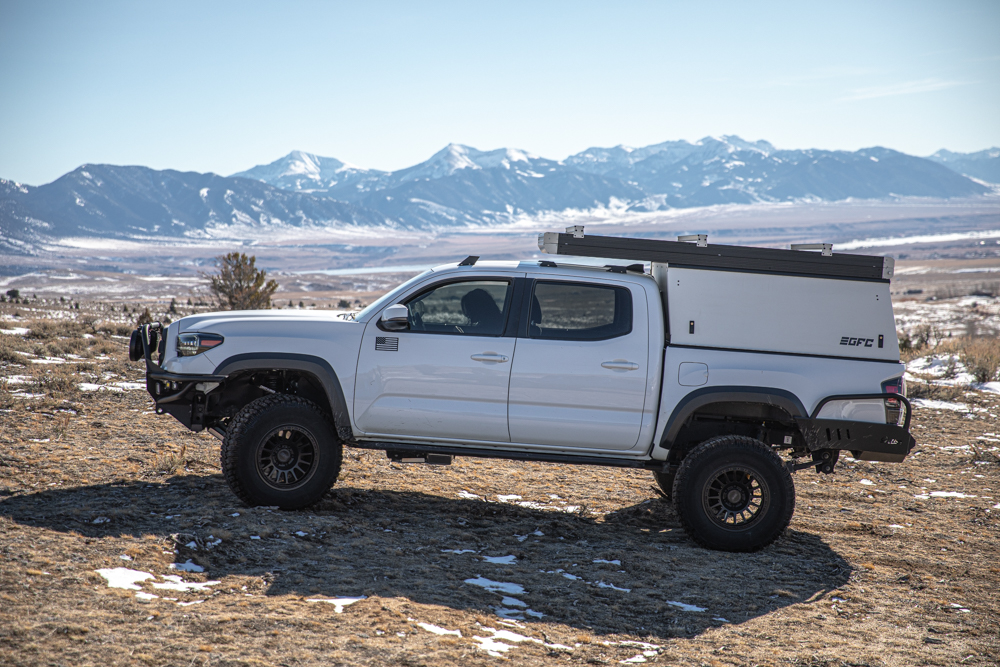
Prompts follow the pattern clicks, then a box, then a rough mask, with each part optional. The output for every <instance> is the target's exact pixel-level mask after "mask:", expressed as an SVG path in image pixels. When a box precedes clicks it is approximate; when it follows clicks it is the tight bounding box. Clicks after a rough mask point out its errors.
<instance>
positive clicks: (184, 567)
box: [170, 558, 205, 572]
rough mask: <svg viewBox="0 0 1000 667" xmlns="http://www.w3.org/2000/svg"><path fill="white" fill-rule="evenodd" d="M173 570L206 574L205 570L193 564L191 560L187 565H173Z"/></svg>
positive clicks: (171, 565) (171, 566)
mask: <svg viewBox="0 0 1000 667" xmlns="http://www.w3.org/2000/svg"><path fill="white" fill-rule="evenodd" d="M170 569H171V570H177V571H178V572H204V571H205V568H203V567H202V566H201V565H198V564H197V563H195V562H193V561H192V560H191V559H190V558H189V559H188V560H187V562H185V563H171V564H170Z"/></svg>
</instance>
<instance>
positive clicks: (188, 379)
mask: <svg viewBox="0 0 1000 667" xmlns="http://www.w3.org/2000/svg"><path fill="white" fill-rule="evenodd" d="M161 330H162V326H161V325H160V323H159V322H154V323H153V324H144V325H142V326H140V327H139V328H138V329H136V331H135V333H134V334H133V337H134V336H135V334H138V338H139V341H138V343H141V347H142V356H143V358H144V359H145V360H146V391H147V392H149V395H150V396H152V398H153V402H154V403H155V404H156V414H158V415H162V414H164V413H166V414H169V415H171V416H173V417H174V418H175V419H177V421H179V422H180V423H182V424H184V425H185V426H187V427H188V428H189V429H191V430H193V431H200V430H201V429H202V428H204V425H203V419H204V416H205V410H206V407H207V406H206V397H205V393H204V392H201V391H198V390H197V386H198V384H201V383H209V382H224V381H225V380H226V376H225V375H184V374H181V373H170V372H168V371H165V370H163V369H162V368H160V366H159V364H157V363H156V362H155V361H153V350H154V349H155V348H156V343H155V341H156V338H157V336H159V335H160V332H161ZM133 340H134V338H133ZM137 347H138V345H137ZM137 351H138V350H137ZM130 356H131V352H130Z"/></svg>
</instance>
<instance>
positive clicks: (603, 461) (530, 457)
mask: <svg viewBox="0 0 1000 667" xmlns="http://www.w3.org/2000/svg"><path fill="white" fill-rule="evenodd" d="M344 444H346V445H347V446H349V447H357V448H359V449H374V450H384V451H385V452H386V454H388V456H389V458H390V459H392V460H397V458H398V459H399V460H400V461H403V459H409V458H413V459H419V458H424V459H426V461H425V462H426V463H437V462H439V461H440V462H441V463H443V458H438V457H436V456H434V455H444V456H448V457H449V458H450V457H454V456H469V457H472V458H479V459H508V460H511V461H538V462H542V463H572V464H574V465H590V466H609V467H612V468H642V469H645V470H654V471H656V472H662V471H665V470H666V469H667V466H668V463H667V462H666V461H651V460H648V459H646V460H642V459H616V458H606V457H602V456H575V455H572V454H551V453H548V452H521V451H511V450H505V449H477V448H474V447H454V446H448V445H429V444H414V443H410V442H378V441H366V440H361V441H356V442H350V443H344ZM431 458H434V459H435V460H434V461H431V460H430V459H431ZM403 462H405V461H403ZM414 463H416V461H414Z"/></svg>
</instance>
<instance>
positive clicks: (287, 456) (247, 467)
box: [221, 394, 343, 509]
mask: <svg viewBox="0 0 1000 667" xmlns="http://www.w3.org/2000/svg"><path fill="white" fill-rule="evenodd" d="M221 454H222V455H221V460H222V472H223V474H224V475H225V477H226V482H227V483H228V484H229V488H230V489H232V491H233V493H235V494H236V495H237V496H239V497H240V499H241V500H243V501H244V502H245V503H247V504H248V505H275V506H277V507H280V508H281V509H299V508H301V507H306V506H308V505H312V504H313V503H315V502H317V501H319V499H320V498H321V497H322V496H323V494H324V493H325V492H326V491H327V489H329V488H330V487H331V486H333V483H334V482H336V481H337V476H338V475H339V474H340V465H341V461H342V458H343V447H342V446H341V444H340V441H339V439H338V438H337V432H336V429H335V428H334V426H333V423H332V422H331V421H330V418H329V417H328V416H327V415H326V414H325V413H324V412H322V411H321V410H320V409H319V408H318V407H317V406H316V405H315V404H314V403H312V402H310V401H307V400H306V399H304V398H300V397H298V396H289V395H287V394H274V395H271V396H265V397H263V398H259V399H257V400H256V401H254V402H252V403H250V404H248V405H247V406H246V407H244V408H243V409H242V410H240V412H239V413H238V414H237V415H236V416H235V417H234V418H233V420H232V421H231V422H230V423H229V427H228V428H227V429H226V437H225V439H224V440H223V441H222V452H221Z"/></svg>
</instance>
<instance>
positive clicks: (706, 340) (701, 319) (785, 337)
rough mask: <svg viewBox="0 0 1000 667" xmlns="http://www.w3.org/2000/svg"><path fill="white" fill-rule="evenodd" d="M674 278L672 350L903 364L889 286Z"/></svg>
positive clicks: (753, 276)
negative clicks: (691, 347)
mask: <svg viewBox="0 0 1000 667" xmlns="http://www.w3.org/2000/svg"><path fill="white" fill-rule="evenodd" d="M666 278H667V280H666V283H667V288H668V289H667V303H668V308H669V320H670V343H671V344H672V345H697V346H703V347H712V348H725V349H736V350H758V351H770V352H780V353H782V354H818V355H828V356H836V357H855V358H859V359H878V360H892V361H896V360H898V359H899V342H898V341H897V340H896V324H895V321H894V319H893V315H892V302H891V301H890V300H889V283H881V282H868V281H860V280H835V279H829V278H806V277H803V276H782V275H773V274H764V273H742V272H736V271H706V270H702V269H680V268H674V267H673V266H671V267H669V268H668V270H667V276H666ZM661 280H662V276H661ZM661 284H662V283H661ZM692 330H693V333H692ZM879 336H881V337H882V347H881V348H880V347H879Z"/></svg>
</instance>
